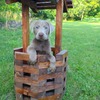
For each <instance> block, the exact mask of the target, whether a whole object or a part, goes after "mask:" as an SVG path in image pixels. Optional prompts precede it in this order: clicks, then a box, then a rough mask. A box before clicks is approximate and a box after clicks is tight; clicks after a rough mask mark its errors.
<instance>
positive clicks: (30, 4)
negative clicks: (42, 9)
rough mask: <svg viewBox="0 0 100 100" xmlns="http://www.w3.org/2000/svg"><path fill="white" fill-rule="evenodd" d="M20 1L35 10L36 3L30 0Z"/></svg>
mask: <svg viewBox="0 0 100 100" xmlns="http://www.w3.org/2000/svg"><path fill="white" fill-rule="evenodd" d="M21 3H23V4H25V5H27V6H28V7H30V8H31V9H32V10H33V11H34V12H37V8H36V3H35V2H34V1H32V0H21Z"/></svg>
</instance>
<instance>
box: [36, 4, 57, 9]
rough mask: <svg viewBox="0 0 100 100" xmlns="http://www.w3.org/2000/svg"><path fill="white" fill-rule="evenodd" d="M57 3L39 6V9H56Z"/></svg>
mask: <svg viewBox="0 0 100 100" xmlns="http://www.w3.org/2000/svg"><path fill="white" fill-rule="evenodd" d="M55 8H56V5H45V6H37V9H55Z"/></svg>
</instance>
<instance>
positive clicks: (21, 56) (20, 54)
mask: <svg viewBox="0 0 100 100" xmlns="http://www.w3.org/2000/svg"><path fill="white" fill-rule="evenodd" d="M15 59H17V60H25V61H28V60H29V55H28V54H27V53H24V52H15Z"/></svg>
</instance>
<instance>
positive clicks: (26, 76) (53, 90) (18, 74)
mask: <svg viewBox="0 0 100 100" xmlns="http://www.w3.org/2000/svg"><path fill="white" fill-rule="evenodd" d="M15 2H20V3H22V30H23V47H22V48H17V49H14V66H15V67H14V71H15V92H16V100H62V96H63V94H64V91H65V88H66V69H67V55H68V54H67V51H66V50H61V38H62V37H61V36H62V34H61V33H62V14H63V12H66V11H67V8H72V7H73V6H72V0H6V3H8V4H10V3H15ZM29 7H30V8H31V9H32V10H33V11H34V12H37V10H42V9H56V34H55V47H54V48H52V51H53V53H54V55H55V57H56V71H55V72H54V73H50V74H48V73H47V69H48V67H49V61H48V59H47V55H46V54H39V53H38V55H37V62H36V63H35V64H34V65H30V64H29V63H28V62H29V55H28V54H27V53H26V49H27V46H28V45H29Z"/></svg>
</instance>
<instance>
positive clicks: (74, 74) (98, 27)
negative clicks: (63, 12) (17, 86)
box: [0, 22, 100, 100]
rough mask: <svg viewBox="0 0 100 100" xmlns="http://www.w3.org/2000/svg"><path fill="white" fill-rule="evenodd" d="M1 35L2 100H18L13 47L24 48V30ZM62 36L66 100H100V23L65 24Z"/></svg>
mask: <svg viewBox="0 0 100 100" xmlns="http://www.w3.org/2000/svg"><path fill="white" fill-rule="evenodd" d="M0 33H2V34H0V86H1V87H0V100H15V96H14V67H13V66H14V65H13V48H16V47H21V46H22V42H21V41H22V34H21V33H22V31H21V29H17V30H3V29H1V30H0ZM31 35H32V34H31ZM54 36H55V34H52V35H51V43H52V44H54ZM62 37H63V38H62V47H63V49H65V50H66V49H67V50H68V65H69V68H68V73H67V85H66V86H67V91H66V92H65V95H64V98H63V100H100V41H99V40H100V23H85V22H64V23H63V36H62Z"/></svg>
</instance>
